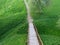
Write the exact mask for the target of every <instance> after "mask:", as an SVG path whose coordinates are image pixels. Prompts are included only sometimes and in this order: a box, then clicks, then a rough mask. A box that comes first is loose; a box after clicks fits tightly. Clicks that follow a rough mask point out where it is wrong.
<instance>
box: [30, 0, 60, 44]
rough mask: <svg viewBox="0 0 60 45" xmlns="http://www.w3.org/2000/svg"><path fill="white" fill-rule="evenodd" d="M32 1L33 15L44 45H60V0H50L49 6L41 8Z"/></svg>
mask: <svg viewBox="0 0 60 45" xmlns="http://www.w3.org/2000/svg"><path fill="white" fill-rule="evenodd" d="M36 4H37V3H36ZM33 5H35V3H34V2H33V1H32V3H31V4H30V8H31V15H32V17H33V19H34V24H35V25H36V27H37V29H38V32H39V34H40V36H41V38H42V40H43V43H44V45H60V0H50V3H49V5H48V6H45V7H44V6H42V8H41V10H42V12H41V13H40V11H41V10H40V9H39V8H38V7H36V6H37V5H38V4H37V5H35V6H33Z"/></svg>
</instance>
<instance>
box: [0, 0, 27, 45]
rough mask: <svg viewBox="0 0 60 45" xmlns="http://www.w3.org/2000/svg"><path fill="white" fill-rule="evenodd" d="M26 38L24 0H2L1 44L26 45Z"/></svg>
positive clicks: (0, 17) (0, 20)
mask: <svg viewBox="0 0 60 45" xmlns="http://www.w3.org/2000/svg"><path fill="white" fill-rule="evenodd" d="M26 38H27V21H26V9H25V5H24V2H23V0H0V45H26Z"/></svg>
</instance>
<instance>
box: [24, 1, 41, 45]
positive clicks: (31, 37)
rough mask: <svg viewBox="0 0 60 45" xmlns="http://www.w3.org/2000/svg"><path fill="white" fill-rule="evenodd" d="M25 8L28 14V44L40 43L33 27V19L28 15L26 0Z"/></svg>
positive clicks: (36, 44) (35, 44)
mask: <svg viewBox="0 0 60 45" xmlns="http://www.w3.org/2000/svg"><path fill="white" fill-rule="evenodd" d="M24 2H25V5H26V8H27V14H28V23H29V30H28V45H40V44H39V41H38V38H37V34H36V31H35V29H34V25H33V19H32V18H31V16H30V10H29V6H28V4H27V2H26V0H24Z"/></svg>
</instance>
